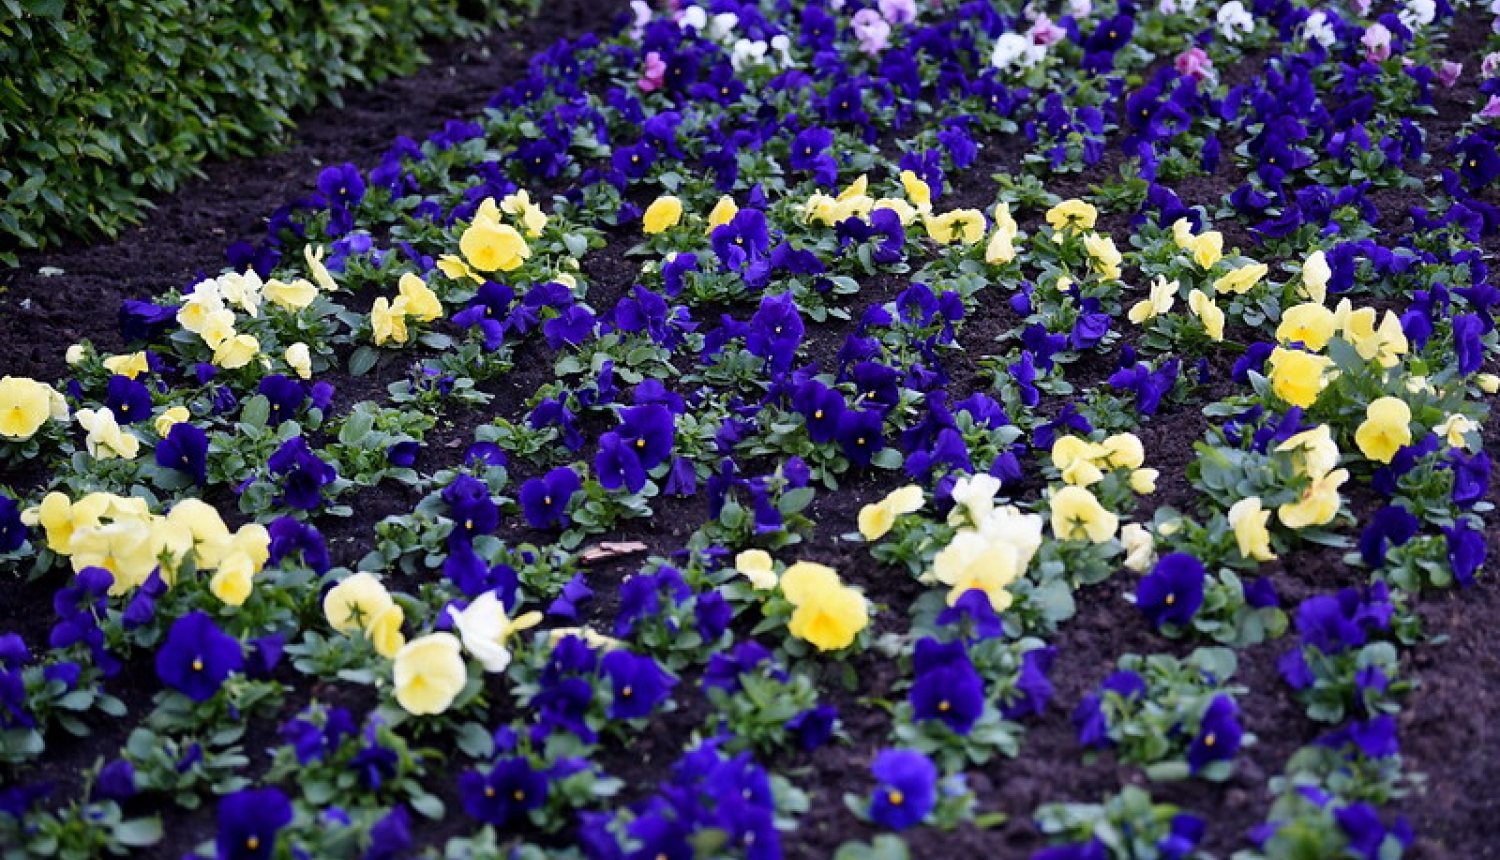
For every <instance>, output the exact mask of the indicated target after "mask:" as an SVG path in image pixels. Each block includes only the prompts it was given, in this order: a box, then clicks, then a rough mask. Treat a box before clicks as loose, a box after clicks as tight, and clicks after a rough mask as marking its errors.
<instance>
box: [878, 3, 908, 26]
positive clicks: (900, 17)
mask: <svg viewBox="0 0 1500 860" xmlns="http://www.w3.org/2000/svg"><path fill="white" fill-rule="evenodd" d="M880 15H881V17H883V18H885V20H887V21H889V22H891V23H892V24H910V23H911V22H912V21H915V20H917V0H880Z"/></svg>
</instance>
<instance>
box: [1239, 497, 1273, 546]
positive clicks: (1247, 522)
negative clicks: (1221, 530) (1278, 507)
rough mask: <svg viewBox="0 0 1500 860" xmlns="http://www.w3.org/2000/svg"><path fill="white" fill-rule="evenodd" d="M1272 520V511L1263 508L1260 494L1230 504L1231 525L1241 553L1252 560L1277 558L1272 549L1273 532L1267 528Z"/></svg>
mask: <svg viewBox="0 0 1500 860" xmlns="http://www.w3.org/2000/svg"><path fill="white" fill-rule="evenodd" d="M1270 522H1271V512H1270V511H1268V510H1264V509H1262V508H1261V505H1260V497H1259V496H1250V497H1249V498H1245V499H1240V500H1239V501H1238V502H1235V503H1234V504H1233V505H1230V506H1229V527H1230V528H1231V529H1234V539H1235V542H1236V543H1238V544H1239V548H1240V555H1242V556H1244V557H1245V558H1247V559H1250V560H1251V561H1274V560H1275V559H1276V553H1274V552H1272V551H1271V532H1270V529H1269V528H1267V524H1268V523H1270Z"/></svg>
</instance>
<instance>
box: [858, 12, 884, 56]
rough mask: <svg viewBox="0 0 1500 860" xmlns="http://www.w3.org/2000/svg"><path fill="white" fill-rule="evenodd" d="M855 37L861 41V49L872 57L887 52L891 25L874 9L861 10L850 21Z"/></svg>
mask: <svg viewBox="0 0 1500 860" xmlns="http://www.w3.org/2000/svg"><path fill="white" fill-rule="evenodd" d="M849 24H850V26H851V27H852V28H853V29H854V37H855V38H856V39H859V49H860V50H861V51H864V52H865V53H866V54H869V55H870V56H874V55H876V54H878V53H880V52H881V51H883V50H885V43H886V42H887V41H888V40H889V39H890V37H891V25H890V24H888V23H886V20H885V19H884V18H882V17H880V13H879V12H877V11H875V10H874V9H861V10H859V11H858V12H855V13H854V17H853V18H852V19H850V21H849Z"/></svg>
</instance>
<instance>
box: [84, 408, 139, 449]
mask: <svg viewBox="0 0 1500 860" xmlns="http://www.w3.org/2000/svg"><path fill="white" fill-rule="evenodd" d="M74 417H75V418H77V419H78V425H79V426H80V427H82V428H83V429H84V430H86V431H88V436H87V438H85V439H84V442H85V444H87V445H88V449H89V456H91V457H93V458H94V459H96V460H109V459H113V458H115V457H119V458H121V459H124V460H134V459H135V456H136V455H137V454H139V453H140V450H141V440H139V439H137V438H136V437H135V436H134V435H133V434H131V433H129V432H127V431H125V430H123V429H121V427H120V425H119V424H117V423H116V422H115V414H114V413H113V412H111V411H109V410H108V409H80V410H78V412H77V413H76V414H75V416H74Z"/></svg>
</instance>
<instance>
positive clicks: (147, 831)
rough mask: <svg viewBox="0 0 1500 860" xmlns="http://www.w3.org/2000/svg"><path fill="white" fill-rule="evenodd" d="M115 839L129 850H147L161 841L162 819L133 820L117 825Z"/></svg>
mask: <svg viewBox="0 0 1500 860" xmlns="http://www.w3.org/2000/svg"><path fill="white" fill-rule="evenodd" d="M114 835H115V839H117V840H119V842H120V844H121V845H124V846H127V847H129V848H145V847H147V846H150V845H155V844H156V843H158V842H160V841H161V837H162V827H161V819H160V818H132V819H130V820H129V821H122V822H120V823H119V824H116V825H115V828H114Z"/></svg>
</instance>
